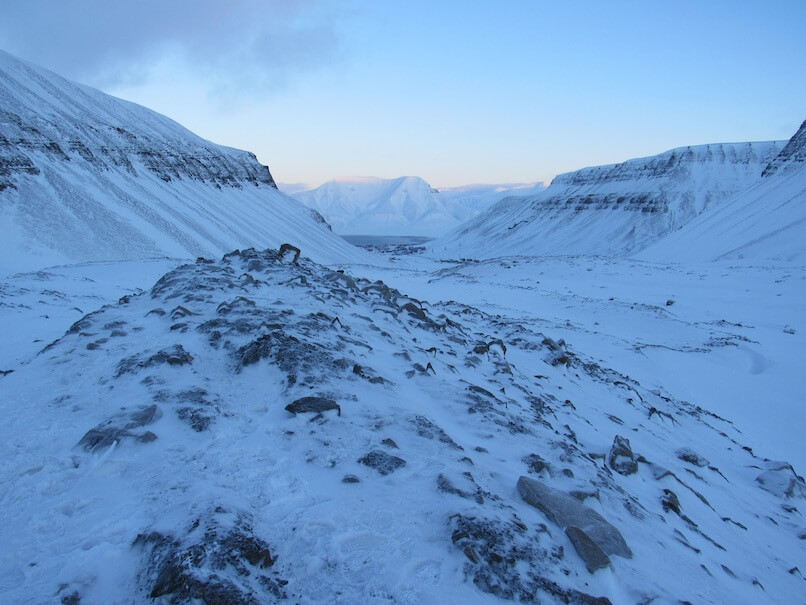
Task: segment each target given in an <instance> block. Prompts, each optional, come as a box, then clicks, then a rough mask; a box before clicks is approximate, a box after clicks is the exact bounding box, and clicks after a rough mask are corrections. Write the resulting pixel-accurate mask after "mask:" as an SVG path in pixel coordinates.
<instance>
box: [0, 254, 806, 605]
mask: <svg viewBox="0 0 806 605" xmlns="http://www.w3.org/2000/svg"><path fill="white" fill-rule="evenodd" d="M0 381H2V388H3V393H4V398H5V400H6V401H7V403H8V405H7V406H6V409H4V422H3V423H2V424H1V425H0V461H2V480H3V483H2V486H3V489H2V490H0V505H2V508H3V512H4V519H5V522H4V523H2V524H0V542H2V544H3V545H4V548H3V549H2V550H0V591H2V593H3V594H4V596H5V598H6V600H7V601H9V602H48V601H53V600H61V601H62V602H67V603H71V602H78V601H79V600H81V602H88V603H94V602H135V603H139V602H149V599H154V598H163V600H164V601H166V602H190V601H193V600H194V599H204V600H207V601H208V602H226V603H271V602H279V601H281V600H284V599H286V598H287V599H289V600H290V602H304V603H317V602H324V601H327V602H340V603H359V602H361V603H363V602H404V603H418V602H485V601H486V600H489V602H500V600H499V599H509V600H514V601H517V602H541V603H598V604H602V605H604V604H606V603H611V602H612V603H635V602H653V601H654V602H664V603H671V602H680V601H689V602H696V603H722V602H731V603H767V602H769V603H784V602H795V601H797V599H798V598H799V596H800V595H802V591H803V579H802V577H801V576H800V572H795V571H790V570H791V569H794V568H795V567H798V566H800V568H801V569H802V568H803V547H802V544H803V542H802V539H803V536H804V531H806V530H804V528H803V523H802V517H801V516H800V514H799V513H798V508H799V507H800V504H799V503H800V501H801V500H802V498H803V497H804V494H805V493H806V486H804V482H803V479H802V478H800V477H798V476H797V475H796V474H795V472H794V470H793V469H792V468H791V466H789V465H788V464H786V463H783V462H773V461H769V460H765V459H764V458H762V457H761V456H760V454H757V453H756V452H754V451H753V450H752V449H751V448H749V447H743V446H745V445H746V444H745V443H744V442H743V437H742V435H741V434H740V433H739V432H738V431H737V430H736V429H735V428H734V427H733V426H732V425H731V424H730V422H728V421H727V420H725V419H722V418H719V417H718V416H715V415H713V414H710V413H708V412H707V411H705V410H703V409H701V408H699V407H697V406H695V405H692V404H689V403H685V402H682V401H677V400H675V399H673V398H672V397H670V396H666V395H665V394H663V393H661V392H658V391H651V390H648V389H646V388H644V387H643V386H642V385H640V384H638V383H637V382H636V381H634V380H633V379H631V378H629V377H628V376H624V375H622V374H620V373H618V372H616V371H614V370H612V369H609V368H606V367H603V366H602V365H600V364H599V363H597V362H595V361H594V360H593V359H591V358H588V357H586V356H585V355H584V354H583V353H581V352H578V351H575V350H573V349H572V348H570V347H568V346H567V345H566V344H565V343H564V342H562V341H554V340H553V339H551V338H550V337H547V336H545V335H544V334H541V333H538V332H535V331H534V329H533V322H521V321H517V320H515V321H502V320H501V319H500V317H498V316H492V315H488V314H485V313H483V312H480V311H478V310H477V309H474V308H471V307H467V306H464V305H461V304H458V303H453V302H450V303H442V304H438V305H433V306H432V305H429V304H427V303H423V302H421V301H418V300H416V299H414V298H412V297H410V296H407V295H405V294H402V293H401V292H399V291H397V290H394V289H391V288H389V287H388V286H386V285H385V284H383V283H382V282H379V281H376V282H370V281H369V280H365V279H361V278H357V277H356V278H354V277H351V276H350V275H347V274H345V273H340V272H334V271H331V270H329V269H327V268H325V267H323V266H320V265H316V264H315V263H312V262H310V261H308V260H304V259H303V260H300V261H299V262H298V263H297V262H293V261H292V260H291V259H290V258H288V257H287V256H285V257H284V256H283V255H281V254H278V253H277V252H275V251H269V250H267V251H264V252H255V251H244V252H240V253H233V254H228V255H226V256H225V257H224V258H223V259H221V260H220V261H198V262H196V263H194V264H188V265H184V266H182V267H179V268H176V269H174V270H173V271H171V272H169V273H167V274H166V275H164V276H163V277H162V278H161V279H160V280H159V281H158V282H157V283H156V284H155V285H154V287H153V288H152V289H151V290H150V292H144V293H141V294H139V295H132V296H126V297H124V298H123V299H121V300H120V302H118V303H117V304H113V305H107V306H105V307H103V308H102V309H100V310H98V311H96V312H94V313H91V314H89V315H87V316H85V317H84V318H82V319H81V320H79V321H78V322H77V323H76V324H75V325H74V326H73V327H72V328H71V329H70V330H69V331H68V332H67V333H66V334H65V335H64V336H63V337H62V338H60V339H59V340H58V341H56V342H54V343H52V344H51V345H49V346H48V347H46V348H45V349H44V350H43V351H42V352H41V353H40V355H38V356H37V357H36V358H35V359H33V360H31V361H30V362H29V363H27V364H24V365H22V366H20V367H18V368H17V369H16V371H15V372H13V373H11V374H8V375H5V376H2V377H0ZM681 578H685V581H682V580H681ZM493 596H494V597H498V599H493V598H492V597H493Z"/></svg>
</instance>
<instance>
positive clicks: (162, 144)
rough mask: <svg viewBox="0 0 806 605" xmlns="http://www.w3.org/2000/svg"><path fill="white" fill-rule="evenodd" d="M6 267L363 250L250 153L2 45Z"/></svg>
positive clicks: (323, 256)
mask: <svg viewBox="0 0 806 605" xmlns="http://www.w3.org/2000/svg"><path fill="white" fill-rule="evenodd" d="M0 232H1V233H2V234H3V237H2V238H0V259H2V260H0V270H2V271H5V272H12V271H21V270H30V269H39V268H41V267H43V266H47V265H53V264H62V263H70V262H81V261H97V260H133V259H144V258H152V257H164V256H170V257H185V258H188V257H192V258H195V257H197V256H220V255H221V254H223V253H225V252H227V251H229V250H232V249H234V248H246V247H260V248H265V247H277V246H279V245H280V244H281V243H283V242H285V241H289V242H291V243H293V244H296V245H298V246H299V247H301V248H303V249H304V250H305V253H306V254H308V255H309V256H311V257H312V258H316V259H317V260H320V261H323V262H327V261H331V260H333V259H336V258H353V259H357V258H359V254H360V253H359V252H358V251H356V250H355V248H352V247H350V246H348V245H346V244H345V243H344V242H343V241H342V240H341V239H340V238H338V237H336V236H335V235H334V234H333V233H331V232H330V231H329V229H328V227H327V225H325V224H324V223H323V222H322V220H321V218H320V217H318V216H316V215H314V214H313V213H311V211H310V210H308V209H306V208H304V207H302V206H301V205H300V204H298V203H297V202H296V201H295V200H293V199H292V198H290V197H288V196H285V195H283V194H282V193H280V192H279V191H277V189H276V187H275V186H274V180H273V179H272V177H271V174H270V173H269V169H268V168H267V167H266V166H262V165H260V164H259V163H258V162H257V160H256V159H255V157H254V155H252V154H251V153H248V152H245V151H239V150H236V149H231V148H227V147H222V146H219V145H215V144H213V143H210V142H208V141H205V140H203V139H201V138H199V137H198V136H196V135H194V134H193V133H191V132H189V131H188V130H186V129H184V128H183V127H181V126H180V125H179V124H177V123H175V122H173V121H171V120H169V119H168V118H165V117H164V116H161V115H159V114H157V113H154V112H152V111H150V110H148V109H146V108H144V107H140V106H138V105H135V104H133V103H128V102H126V101H122V100H120V99H116V98H114V97H110V96H108V95H105V94H103V93H101V92H99V91H97V90H94V89H91V88H88V87H85V86H80V85H77V84H74V83H72V82H68V81H67V80H65V79H63V78H61V77H59V76H57V75H56V74H53V73H52V72H49V71H47V70H45V69H42V68H39V67H36V66H34V65H31V64H29V63H26V62H24V61H21V60H19V59H16V58H15V57H13V56H11V55H9V54H7V53H4V52H2V51H0Z"/></svg>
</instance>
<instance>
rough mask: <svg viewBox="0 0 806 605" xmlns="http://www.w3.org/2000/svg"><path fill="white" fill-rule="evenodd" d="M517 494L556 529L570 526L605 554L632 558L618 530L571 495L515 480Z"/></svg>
mask: <svg viewBox="0 0 806 605" xmlns="http://www.w3.org/2000/svg"><path fill="white" fill-rule="evenodd" d="M518 493H520V495H521V498H523V499H524V500H525V501H526V502H527V503H529V504H531V505H532V506H534V507H535V508H537V509H538V510H539V511H541V512H542V513H543V514H544V515H546V517H548V519H549V520H550V521H551V522H552V523H555V524H556V525H558V526H559V527H561V528H567V527H571V526H573V527H577V528H579V529H581V530H583V531H584V532H585V533H586V534H587V535H588V537H589V538H590V539H591V540H593V541H594V542H595V543H596V544H597V545H598V546H599V548H601V549H602V551H604V552H605V553H606V554H608V555H618V556H620V557H626V558H628V559H629V558H631V557H632V551H631V550H630V547H629V546H627V543H626V542H625V541H624V538H623V537H622V535H621V533H620V532H619V530H617V529H616V528H615V527H613V526H612V525H611V524H610V523H608V522H607V521H606V520H605V519H604V517H602V516H601V515H600V514H599V513H597V512H596V511H595V510H593V509H591V508H588V507H587V506H585V505H584V504H582V503H581V502H580V501H579V500H577V499H576V498H574V497H573V496H571V495H570V494H567V493H565V492H562V491H560V490H557V489H554V488H551V487H549V486H548V485H545V484H544V483H541V482H540V481H536V480H534V479H530V478H529V477H521V478H520V479H518ZM580 556H581V555H580Z"/></svg>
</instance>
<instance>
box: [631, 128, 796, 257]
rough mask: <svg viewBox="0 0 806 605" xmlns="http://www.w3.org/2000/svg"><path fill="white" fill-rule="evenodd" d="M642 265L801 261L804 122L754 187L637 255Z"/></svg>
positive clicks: (705, 213)
mask: <svg viewBox="0 0 806 605" xmlns="http://www.w3.org/2000/svg"><path fill="white" fill-rule="evenodd" d="M639 257H640V258H644V259H647V260H657V261H664V260H669V259H674V260H675V261H678V262H692V261H693V262H698V261H707V260H715V259H754V260H765V261H771V260H774V261H784V262H796V263H804V262H806V122H804V123H803V124H802V125H801V127H800V129H799V130H798V132H796V133H795V135H794V136H793V137H792V139H790V141H789V142H788V143H787V144H786V146H785V147H784V148H783V149H782V150H781V152H780V153H779V154H778V155H777V156H776V157H775V158H773V160H772V161H771V162H770V163H769V165H768V166H767V167H766V168H765V169H764V172H763V175H762V176H761V178H760V179H758V181H757V182H755V183H754V184H752V185H751V186H750V187H748V188H747V189H746V190H744V191H742V192H741V193H739V194H737V195H736V196H734V197H732V198H731V199H729V200H726V201H725V202H724V203H723V204H720V205H718V206H716V207H714V208H712V209H710V210H708V211H706V212H704V213H702V214H701V215H700V216H698V217H696V218H695V219H694V220H692V221H691V222H689V223H687V224H686V225H685V226H684V227H683V228H682V229H680V230H679V231H676V232H674V233H671V234H669V235H668V236H667V237H666V238H664V239H662V240H660V241H659V242H658V243H657V244H655V245H652V246H650V247H649V248H647V249H646V250H644V251H642V252H641V253H640V254H639Z"/></svg>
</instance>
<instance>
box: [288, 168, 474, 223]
mask: <svg viewBox="0 0 806 605" xmlns="http://www.w3.org/2000/svg"><path fill="white" fill-rule="evenodd" d="M294 197H295V198H296V199H298V200H299V201H300V202H302V203H303V204H305V205H306V206H309V207H310V208H313V209H314V210H316V211H317V212H319V214H321V215H322V216H324V217H325V219H326V220H327V221H328V222H329V223H330V224H331V225H332V226H333V229H334V230H335V231H336V232H337V233H342V234H345V235H419V236H437V235H442V234H443V233H446V232H447V231H449V230H450V229H452V228H453V227H455V226H457V225H458V224H460V223H461V222H463V221H465V220H467V219H468V218H470V217H472V216H474V215H475V214H477V213H478V210H477V209H474V208H473V207H472V206H470V205H465V204H463V203H461V202H459V201H456V200H454V199H452V198H451V197H449V196H444V195H442V194H441V193H440V192H439V191H437V190H436V189H434V188H433V187H431V186H430V185H429V184H428V183H426V182H425V181H424V180H423V179H421V178H419V177H410V176H409V177H400V178H397V179H378V178H374V177H361V178H357V177H353V178H344V179H334V180H332V181H328V182H327V183H325V184H324V185H321V186H320V187H317V188H316V189H312V190H310V191H304V192H300V193H295V194H294Z"/></svg>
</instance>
